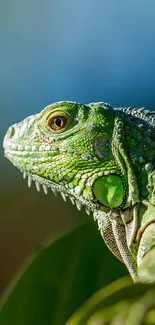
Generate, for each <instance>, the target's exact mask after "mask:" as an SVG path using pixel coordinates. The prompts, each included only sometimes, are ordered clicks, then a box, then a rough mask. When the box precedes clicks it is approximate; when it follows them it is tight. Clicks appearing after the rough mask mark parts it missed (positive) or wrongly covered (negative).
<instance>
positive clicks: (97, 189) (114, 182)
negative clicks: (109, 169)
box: [93, 175, 124, 208]
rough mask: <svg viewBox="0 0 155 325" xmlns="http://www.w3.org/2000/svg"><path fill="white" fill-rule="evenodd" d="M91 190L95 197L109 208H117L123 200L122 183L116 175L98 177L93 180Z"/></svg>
mask: <svg viewBox="0 0 155 325" xmlns="http://www.w3.org/2000/svg"><path fill="white" fill-rule="evenodd" d="M93 192H94V195H95V197H96V199H97V200H98V201H99V202H100V203H101V204H102V205H104V206H107V207H109V208H118V207H119V206H120V205H121V204H122V202H123V196H124V189H123V184H122V180H121V178H120V177H119V176H117V175H107V176H102V177H100V178H98V179H97V180H96V181H95V182H94V185H93Z"/></svg>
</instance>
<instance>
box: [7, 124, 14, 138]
mask: <svg viewBox="0 0 155 325" xmlns="http://www.w3.org/2000/svg"><path fill="white" fill-rule="evenodd" d="M14 134H15V128H14V126H10V127H9V129H8V132H7V136H8V138H12V137H13V136H14Z"/></svg>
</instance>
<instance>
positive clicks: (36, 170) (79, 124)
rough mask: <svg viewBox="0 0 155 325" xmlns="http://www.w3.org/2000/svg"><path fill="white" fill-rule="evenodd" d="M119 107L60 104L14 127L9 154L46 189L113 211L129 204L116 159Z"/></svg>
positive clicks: (9, 135) (8, 142)
mask: <svg viewBox="0 0 155 325" xmlns="http://www.w3.org/2000/svg"><path fill="white" fill-rule="evenodd" d="M114 118H115V111H114V110H113V109H112V107H111V106H110V105H108V104H104V103H97V104H93V103H92V104H89V105H81V104H78V103H73V102H59V103H55V104H53V105H49V106H47V107H46V108H45V109H44V110H43V111H41V113H40V114H36V115H32V116H29V117H28V118H26V119H25V120H23V121H22V122H20V123H17V124H14V125H12V126H11V127H10V128H9V129H8V131H7V133H6V135H5V138H4V149H5V156H6V157H7V158H8V159H9V160H10V161H11V162H12V163H13V164H14V165H15V166H16V167H17V168H19V169H20V170H21V172H23V176H24V177H26V176H28V185H29V186H30V185H31V182H32V180H33V181H35V184H36V187H37V189H38V190H39V188H40V185H42V186H43V189H44V191H45V193H47V189H48V188H51V189H52V190H53V191H54V192H55V193H56V191H59V192H61V194H62V196H63V197H64V199H65V197H66V196H69V197H70V198H71V201H72V202H74V201H75V202H76V204H77V207H78V209H80V208H81V206H82V205H83V204H84V205H86V211H87V212H89V210H97V209H103V210H109V209H111V208H114V209H115V208H118V207H120V206H122V204H124V199H125V190H126V180H125V177H124V175H123V172H122V167H121V164H120V163H118V162H117V161H116V159H115V158H114V153H113V147H112V136H113V129H114Z"/></svg>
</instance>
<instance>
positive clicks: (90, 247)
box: [0, 222, 126, 325]
mask: <svg viewBox="0 0 155 325" xmlns="http://www.w3.org/2000/svg"><path fill="white" fill-rule="evenodd" d="M123 274H126V269H125V267H124V266H123V264H122V263H121V262H119V261H118V260H117V259H116V258H115V257H114V256H113V255H112V254H111V253H110V252H109V251H108V249H107V248H106V246H105V244H104V242H103V239H102V237H101V236H100V233H99V231H98V230H97V224H96V223H95V222H87V223H85V224H82V225H80V227H78V228H76V229H74V230H72V231H71V232H69V233H67V234H64V235H62V236H61V237H59V238H57V239H56V240H48V242H47V243H45V244H44V245H43V246H42V247H41V248H40V250H39V251H38V252H36V253H35V254H34V256H32V257H31V259H30V260H29V261H28V262H27V263H26V266H24V268H23V269H22V270H21V271H20V272H19V274H18V276H17V277H16V278H15V279H13V281H12V284H11V285H10V287H9V288H8V290H7V292H6V293H5V294H4V296H3V299H2V308H1V312H0V324H1V325H51V324H53V325H64V324H65V322H66V321H67V319H68V318H69V317H70V316H71V315H72V313H73V312H74V311H75V310H76V309H77V308H78V307H79V306H80V305H82V304H83V303H84V302H85V301H86V300H87V299H88V298H89V297H90V296H91V295H92V294H93V293H94V292H96V291H97V290H99V289H100V288H101V287H103V286H104V285H105V284H107V283H109V282H111V281H112V280H113V279H117V278H118V277H119V276H121V275H123Z"/></svg>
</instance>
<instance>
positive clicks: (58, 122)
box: [54, 118, 62, 126]
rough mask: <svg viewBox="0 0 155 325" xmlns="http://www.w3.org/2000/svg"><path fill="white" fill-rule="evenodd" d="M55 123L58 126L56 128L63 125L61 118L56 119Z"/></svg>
mask: <svg viewBox="0 0 155 325" xmlns="http://www.w3.org/2000/svg"><path fill="white" fill-rule="evenodd" d="M54 123H55V124H56V126H61V123H62V120H61V118H56V119H55V121H54Z"/></svg>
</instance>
